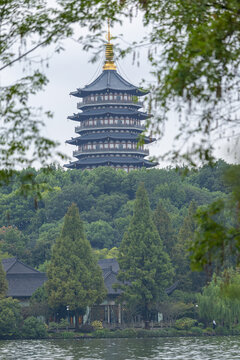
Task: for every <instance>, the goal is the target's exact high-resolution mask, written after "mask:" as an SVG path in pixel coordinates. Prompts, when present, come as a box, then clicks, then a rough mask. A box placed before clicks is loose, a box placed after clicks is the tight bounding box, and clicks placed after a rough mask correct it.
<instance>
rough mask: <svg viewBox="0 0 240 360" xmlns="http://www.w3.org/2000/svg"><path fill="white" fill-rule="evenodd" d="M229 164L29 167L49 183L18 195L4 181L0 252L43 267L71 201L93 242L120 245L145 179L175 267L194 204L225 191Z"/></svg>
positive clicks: (13, 186)
mask: <svg viewBox="0 0 240 360" xmlns="http://www.w3.org/2000/svg"><path fill="white" fill-rule="evenodd" d="M228 166H229V165H227V164H226V163H225V162H223V161H221V160H220V161H218V162H217V163H216V164H215V166H214V167H213V168H211V167H209V166H204V167H202V168H201V169H199V170H197V171H196V170H194V171H193V170H190V171H189V172H188V173H187V174H186V175H185V176H183V175H182V174H183V172H184V173H185V169H182V170H181V171H178V172H177V171H176V170H175V169H172V168H166V169H153V170H141V171H132V172H130V173H129V174H127V173H125V172H123V171H115V170H113V169H111V168H107V167H104V168H97V169H95V170H93V171H84V172H82V171H78V170H72V171H65V170H63V169H61V168H54V169H53V171H52V172H51V173H50V174H47V175H46V173H45V172H44V171H43V170H39V171H37V170H34V169H29V171H32V172H33V173H34V177H35V182H36V183H39V184H40V183H46V185H47V186H46V187H45V188H44V189H43V191H42V198H41V199H40V200H38V201H36V199H35V195H34V194H32V195H28V196H27V197H24V196H20V195H19V190H18V187H19V184H18V181H17V180H16V181H15V182H13V183H11V184H9V185H8V186H2V187H0V245H1V248H0V250H1V256H2V257H7V256H17V257H18V258H19V259H21V260H23V261H24V262H26V263H27V264H29V265H33V266H35V267H39V266H40V268H41V264H43V263H44V262H45V261H47V260H49V259H50V255H51V246H52V245H53V243H54V242H55V240H56V238H57V237H58V235H59V232H60V228H61V226H62V222H63V217H64V215H65V214H66V212H67V209H68V207H69V206H70V205H71V204H72V203H73V202H75V203H76V204H77V206H78V208H79V211H80V216H81V219H82V220H83V221H84V222H85V229H86V233H87V237H88V239H89V240H90V242H91V245H92V246H93V247H94V248H96V249H103V248H108V249H111V248H113V247H118V246H119V244H120V242H121V239H122V237H123V234H124V231H125V230H126V228H127V226H128V225H129V222H130V218H131V216H132V212H133V203H134V199H135V194H136V190H137V187H138V185H139V183H141V182H143V183H144V185H145V188H146V190H147V192H148V196H149V200H150V206H151V209H152V211H154V218H155V220H154V221H155V223H156V225H157V228H158V231H159V233H160V237H161V238H162V241H163V244H164V246H165V249H166V251H167V252H168V253H169V256H170V257H171V258H172V259H174V261H175V262H176V264H175V267H176V268H179V269H184V266H185V265H186V264H185V265H184V257H183V254H184V253H185V251H186V249H185V247H186V246H185V245H184V239H186V238H187V237H191V231H192V230H189V229H190V228H191V227H190V225H189V224H190V220H189V219H191V211H192V210H191V209H192V208H196V207H198V206H200V205H205V204H208V203H210V202H212V201H214V200H215V199H217V198H221V197H225V196H226V193H227V188H226V187H225V186H224V184H223V181H222V172H223V170H224V169H226V168H227V167H228ZM25 171H26V170H25ZM190 204H191V206H190ZM189 231H190V233H189ZM169 244H171V246H169ZM184 246H185V247H184ZM173 252H174V254H173ZM177 255H178V256H177ZM172 261H173V260H172ZM42 269H43V267H42ZM182 271H183V270H182ZM186 286H187V285H186Z"/></svg>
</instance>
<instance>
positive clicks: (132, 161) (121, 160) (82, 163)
mask: <svg viewBox="0 0 240 360" xmlns="http://www.w3.org/2000/svg"><path fill="white" fill-rule="evenodd" d="M104 164H112V165H117V164H119V165H124V164H127V165H142V166H143V167H153V166H156V165H157V163H156V162H152V161H149V160H146V159H136V158H134V157H100V158H83V159H79V160H77V161H74V162H70V163H69V164H65V165H64V166H65V167H66V168H70V169H71V168H72V169H74V168H77V167H78V168H81V167H86V166H90V165H98V166H101V165H104Z"/></svg>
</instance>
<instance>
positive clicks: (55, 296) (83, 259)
mask: <svg viewBox="0 0 240 360" xmlns="http://www.w3.org/2000/svg"><path fill="white" fill-rule="evenodd" d="M47 275H48V280H47V282H46V289H47V293H48V301H49V304H50V306H51V307H52V308H55V309H57V308H59V307H60V306H65V307H66V306H69V309H70V310H71V311H73V312H74V313H75V317H76V328H78V318H79V315H81V314H84V313H85V310H86V307H87V306H91V305H93V304H95V303H98V302H101V301H102V300H103V299H104V297H105V295H106V290H105V288H104V283H103V277H102V272H101V269H100V267H99V266H98V264H97V261H96V258H95V256H94V254H93V251H92V249H91V246H90V243H89V242H88V240H87V239H86V236H85V233H84V228H83V222H82V221H81V219H80V216H79V211H78V208H77V206H76V205H75V204H72V205H71V207H70V208H69V209H68V212H67V214H66V215H65V218H64V225H63V228H62V232H61V235H60V237H59V238H58V239H57V240H56V243H55V244H54V246H53V248H52V258H51V262H50V265H49V267H48V270H47Z"/></svg>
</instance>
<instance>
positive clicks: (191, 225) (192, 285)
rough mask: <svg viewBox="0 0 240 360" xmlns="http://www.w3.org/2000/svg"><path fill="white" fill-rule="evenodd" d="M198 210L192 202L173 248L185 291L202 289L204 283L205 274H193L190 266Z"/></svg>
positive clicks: (180, 285) (178, 277) (176, 265)
mask: <svg viewBox="0 0 240 360" xmlns="http://www.w3.org/2000/svg"><path fill="white" fill-rule="evenodd" d="M196 210H197V207H196V203H194V202H191V204H190V206H189V209H188V214H187V216H186V217H185V219H184V222H183V225H182V227H181V229H180V231H179V233H178V236H177V242H176V244H175V246H174V249H173V253H174V265H175V270H176V277H177V279H178V280H179V282H180V284H179V288H180V289H182V290H184V291H192V290H195V291H196V290H200V289H201V286H203V285H204V276H202V275H198V274H196V273H195V274H193V272H192V271H191V268H190V253H189V248H190V245H191V244H192V243H193V239H194V232H195V230H196V228H197V223H196V220H195V214H196Z"/></svg>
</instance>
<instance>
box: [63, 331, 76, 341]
mask: <svg viewBox="0 0 240 360" xmlns="http://www.w3.org/2000/svg"><path fill="white" fill-rule="evenodd" d="M60 334H61V337H62V338H63V339H74V338H75V336H76V334H74V332H72V331H63V332H61V333H60Z"/></svg>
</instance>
